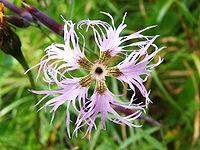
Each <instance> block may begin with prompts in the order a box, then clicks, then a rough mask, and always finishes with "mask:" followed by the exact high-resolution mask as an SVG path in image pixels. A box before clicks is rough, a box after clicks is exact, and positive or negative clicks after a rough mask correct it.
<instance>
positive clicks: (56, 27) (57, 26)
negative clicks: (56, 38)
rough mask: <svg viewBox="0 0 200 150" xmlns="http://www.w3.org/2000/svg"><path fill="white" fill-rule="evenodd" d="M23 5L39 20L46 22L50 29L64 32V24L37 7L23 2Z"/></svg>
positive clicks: (59, 32)
mask: <svg viewBox="0 0 200 150" xmlns="http://www.w3.org/2000/svg"><path fill="white" fill-rule="evenodd" d="M22 5H23V6H24V7H25V9H26V10H27V11H28V12H29V13H30V14H31V15H33V16H34V17H35V19H37V20H39V21H40V22H41V23H42V24H44V25H45V26H46V27H48V28H49V29H50V30H52V31H53V32H54V33H56V34H59V35H62V34H63V25H61V24H60V23H58V22H56V21H55V20H53V19H52V18H50V17H49V16H47V15H46V14H44V13H43V12H41V11H40V10H38V9H37V8H35V7H33V6H31V5H29V4H27V3H24V2H22Z"/></svg>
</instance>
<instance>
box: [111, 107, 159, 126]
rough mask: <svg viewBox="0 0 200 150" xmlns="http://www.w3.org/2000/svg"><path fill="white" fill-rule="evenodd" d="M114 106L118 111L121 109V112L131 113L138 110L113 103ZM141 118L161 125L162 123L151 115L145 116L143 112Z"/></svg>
mask: <svg viewBox="0 0 200 150" xmlns="http://www.w3.org/2000/svg"><path fill="white" fill-rule="evenodd" d="M112 107H113V108H114V109H116V110H118V111H120V112H122V113H124V114H126V115H131V114H133V113H135V112H136V110H131V109H126V108H124V107H122V106H116V105H112ZM139 118H141V119H144V120H146V121H148V122H150V123H153V124H155V125H158V126H161V124H160V123H159V122H157V121H155V120H154V119H153V118H151V117H146V116H144V115H143V114H141V115H140V117H139Z"/></svg>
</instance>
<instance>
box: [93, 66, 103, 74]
mask: <svg viewBox="0 0 200 150" xmlns="http://www.w3.org/2000/svg"><path fill="white" fill-rule="evenodd" d="M102 72H103V70H102V69H101V68H100V67H97V68H96V69H95V73H97V74H99V75H100V74H101V73H102Z"/></svg>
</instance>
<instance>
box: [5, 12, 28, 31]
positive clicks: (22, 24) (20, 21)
mask: <svg viewBox="0 0 200 150" xmlns="http://www.w3.org/2000/svg"><path fill="white" fill-rule="evenodd" d="M6 20H7V21H8V22H9V23H11V24H13V25H15V26H17V27H19V28H26V27H28V26H30V23H29V22H28V21H27V20H26V19H24V18H23V17H17V16H13V15H7V16H6Z"/></svg>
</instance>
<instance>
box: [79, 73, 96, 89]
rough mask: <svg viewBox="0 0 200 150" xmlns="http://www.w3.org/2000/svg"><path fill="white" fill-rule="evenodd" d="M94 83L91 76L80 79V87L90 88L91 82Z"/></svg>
mask: <svg viewBox="0 0 200 150" xmlns="http://www.w3.org/2000/svg"><path fill="white" fill-rule="evenodd" d="M93 81H94V79H93V77H92V75H91V74H89V75H87V76H85V77H82V78H81V79H80V82H79V83H80V85H81V87H90V85H91V84H92V82H93Z"/></svg>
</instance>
